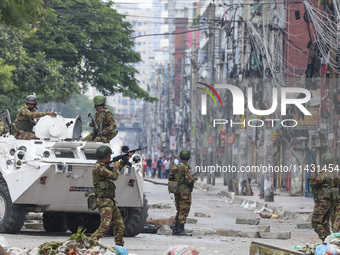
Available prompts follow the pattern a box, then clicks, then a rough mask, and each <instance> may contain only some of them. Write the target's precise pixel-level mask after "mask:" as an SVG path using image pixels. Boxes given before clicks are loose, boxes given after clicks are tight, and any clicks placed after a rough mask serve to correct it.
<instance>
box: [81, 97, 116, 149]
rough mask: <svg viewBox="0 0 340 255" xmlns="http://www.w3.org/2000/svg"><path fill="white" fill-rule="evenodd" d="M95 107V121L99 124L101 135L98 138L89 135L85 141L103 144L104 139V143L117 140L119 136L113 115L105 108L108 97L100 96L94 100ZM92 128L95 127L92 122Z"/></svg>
mask: <svg viewBox="0 0 340 255" xmlns="http://www.w3.org/2000/svg"><path fill="white" fill-rule="evenodd" d="M93 102H94V107H95V108H96V111H97V112H96V114H95V116H94V119H95V121H96V123H97V126H98V129H99V133H98V134H97V136H96V137H93V133H91V134H89V135H87V136H86V137H85V138H84V139H83V141H94V142H101V141H102V139H101V137H100V135H101V136H102V137H103V142H104V143H109V142H110V140H111V139H113V138H115V137H116V135H117V134H118V131H117V130H115V129H116V128H117V125H116V122H115V120H114V118H113V114H112V113H111V112H110V111H109V110H108V109H107V108H106V107H105V104H106V97H104V96H102V95H99V96H95V97H94V98H93ZM89 126H90V127H93V126H94V123H92V121H91V122H90V124H89Z"/></svg>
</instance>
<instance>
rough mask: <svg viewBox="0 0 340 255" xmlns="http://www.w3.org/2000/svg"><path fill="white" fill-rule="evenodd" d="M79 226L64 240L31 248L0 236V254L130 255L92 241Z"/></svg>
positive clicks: (118, 248)
mask: <svg viewBox="0 0 340 255" xmlns="http://www.w3.org/2000/svg"><path fill="white" fill-rule="evenodd" d="M85 231H86V229H85V230H82V228H81V227H79V228H78V231H77V233H75V234H73V235H71V237H70V238H69V239H68V240H66V241H65V242H58V241H51V242H46V243H43V244H41V245H40V246H39V247H36V248H33V249H27V248H23V249H21V248H17V247H11V246H9V244H8V242H7V241H6V239H5V238H4V237H2V236H0V254H1V255H64V254H66V255H132V254H131V253H128V251H127V250H126V249H125V248H124V247H122V246H118V245H115V246H114V247H110V248H108V247H105V246H104V245H101V244H99V243H98V241H96V242H93V241H91V240H90V238H88V237H87V236H86V235H85V234H84V233H85Z"/></svg>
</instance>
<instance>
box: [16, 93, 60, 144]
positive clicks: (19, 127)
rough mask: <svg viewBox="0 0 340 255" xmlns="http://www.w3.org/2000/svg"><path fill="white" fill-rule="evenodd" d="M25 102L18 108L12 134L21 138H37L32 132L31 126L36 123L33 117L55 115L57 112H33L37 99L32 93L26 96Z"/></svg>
mask: <svg viewBox="0 0 340 255" xmlns="http://www.w3.org/2000/svg"><path fill="white" fill-rule="evenodd" d="M25 103H26V105H25V106H24V107H22V108H21V109H20V111H19V113H18V114H17V117H16V119H15V121H14V125H15V130H14V134H13V135H14V136H15V138H17V139H23V140H30V139H38V137H36V136H35V133H34V132H33V127H34V126H35V125H36V121H35V120H34V118H40V117H43V116H46V115H50V116H53V117H56V116H57V114H56V113H55V112H35V110H36V109H37V104H38V100H37V98H36V97H35V96H34V95H29V96H27V98H26V101H25Z"/></svg>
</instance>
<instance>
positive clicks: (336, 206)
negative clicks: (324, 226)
mask: <svg viewBox="0 0 340 255" xmlns="http://www.w3.org/2000/svg"><path fill="white" fill-rule="evenodd" d="M331 222H332V232H333V233H339V232H340V201H339V200H336V201H334V202H333V204H332V214H331Z"/></svg>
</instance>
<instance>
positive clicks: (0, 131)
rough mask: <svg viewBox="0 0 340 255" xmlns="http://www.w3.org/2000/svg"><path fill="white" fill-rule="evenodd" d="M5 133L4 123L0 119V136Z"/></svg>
mask: <svg viewBox="0 0 340 255" xmlns="http://www.w3.org/2000/svg"><path fill="white" fill-rule="evenodd" d="M4 131H5V122H3V120H2V119H0V135H2V134H3V133H4Z"/></svg>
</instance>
